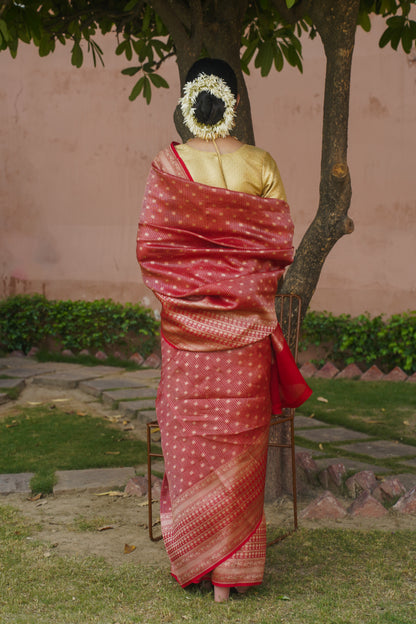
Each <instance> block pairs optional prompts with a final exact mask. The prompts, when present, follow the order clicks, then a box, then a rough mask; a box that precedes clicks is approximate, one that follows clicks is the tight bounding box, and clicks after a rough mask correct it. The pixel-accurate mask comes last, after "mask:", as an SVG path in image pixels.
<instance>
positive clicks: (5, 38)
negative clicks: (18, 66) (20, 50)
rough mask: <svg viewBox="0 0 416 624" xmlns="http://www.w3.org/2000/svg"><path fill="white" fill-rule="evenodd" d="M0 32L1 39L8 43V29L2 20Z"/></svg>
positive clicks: (0, 21)
mask: <svg viewBox="0 0 416 624" xmlns="http://www.w3.org/2000/svg"><path fill="white" fill-rule="evenodd" d="M0 32H1V34H2V35H3V38H4V40H5V41H9V39H11V37H10V33H9V29H8V28H7V24H6V22H5V21H4V20H2V19H0Z"/></svg>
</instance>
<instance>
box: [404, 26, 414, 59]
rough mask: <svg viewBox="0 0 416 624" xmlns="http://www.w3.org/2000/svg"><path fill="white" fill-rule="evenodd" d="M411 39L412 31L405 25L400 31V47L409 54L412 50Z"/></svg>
mask: <svg viewBox="0 0 416 624" xmlns="http://www.w3.org/2000/svg"><path fill="white" fill-rule="evenodd" d="M412 45H413V39H412V33H411V30H410V27H409V26H405V27H404V28H403V32H402V48H403V50H404V51H405V52H406V54H410V52H411V50H412Z"/></svg>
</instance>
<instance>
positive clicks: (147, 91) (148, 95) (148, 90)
mask: <svg viewBox="0 0 416 624" xmlns="http://www.w3.org/2000/svg"><path fill="white" fill-rule="evenodd" d="M143 97H144V98H145V99H146V102H147V104H150V100H151V99H152V87H151V84H150V80H149V79H148V77H147V76H144V86H143Z"/></svg>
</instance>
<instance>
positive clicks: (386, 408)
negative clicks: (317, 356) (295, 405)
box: [296, 378, 416, 445]
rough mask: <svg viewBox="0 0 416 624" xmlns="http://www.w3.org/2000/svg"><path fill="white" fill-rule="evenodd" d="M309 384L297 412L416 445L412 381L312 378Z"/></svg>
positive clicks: (415, 390) (415, 402) (415, 400)
mask: <svg viewBox="0 0 416 624" xmlns="http://www.w3.org/2000/svg"><path fill="white" fill-rule="evenodd" d="M308 384H309V385H310V386H311V388H312V390H313V391H314V393H313V395H312V396H311V398H310V399H309V400H308V401H307V402H306V403H304V405H303V406H302V407H300V408H299V409H298V410H297V411H296V413H297V414H303V415H304V416H311V415H312V414H313V415H314V418H316V419H317V420H323V421H324V422H326V423H330V424H336V425H341V426H344V427H349V428H351V429H355V430H356V431H362V432H363V433H367V434H368V435H371V436H375V437H378V438H382V439H384V440H400V441H403V442H406V444H414V445H416V385H415V384H412V383H405V382H391V381H384V382H383V381H377V382H371V381H366V382H364V381H354V380H347V379H314V378H312V379H308ZM320 398H324V399H327V401H328V402H327V403H325V402H323V401H320V400H319V399H320Z"/></svg>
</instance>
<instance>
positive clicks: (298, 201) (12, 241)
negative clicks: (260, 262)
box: [0, 23, 416, 314]
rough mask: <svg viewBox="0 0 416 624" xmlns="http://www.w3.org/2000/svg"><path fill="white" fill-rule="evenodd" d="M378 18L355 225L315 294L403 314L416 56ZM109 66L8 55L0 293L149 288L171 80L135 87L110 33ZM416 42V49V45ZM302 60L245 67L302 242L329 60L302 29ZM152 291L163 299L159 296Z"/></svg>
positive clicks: (358, 79) (415, 225)
mask: <svg viewBox="0 0 416 624" xmlns="http://www.w3.org/2000/svg"><path fill="white" fill-rule="evenodd" d="M379 34H380V25H379V24H377V23H376V24H375V27H374V31H373V32H372V33H371V34H370V35H367V34H365V33H362V32H360V31H359V32H358V40H357V46H356V51H355V57H354V65H353V77H352V94H351V118H350V141H349V143H350V149H349V164H350V169H351V174H352V183H353V200H352V205H351V210H350V214H351V216H352V218H353V219H354V222H355V226H356V229H355V232H354V234H352V235H351V236H347V237H344V238H343V239H342V240H341V241H340V242H339V243H338V244H337V245H336V247H335V248H334V250H333V251H332V253H331V254H330V256H329V258H328V260H327V262H326V264H325V267H324V269H323V273H322V277H321V280H320V282H319V285H318V289H317V291H316V293H315V295H314V298H313V300H312V307H313V308H314V309H327V310H330V311H332V312H334V313H340V312H349V313H351V314H359V313H361V312H364V311H369V312H371V313H372V314H376V313H380V312H384V313H386V314H391V313H394V312H400V311H403V310H406V309H409V308H413V309H414V308H416V296H415V295H416V271H415V268H414V266H415V251H414V249H415V242H414V241H415V239H416V236H415V235H416V182H415V173H414V171H413V170H414V148H415V139H416V61H415V60H413V62H412V55H410V56H409V57H408V56H406V55H405V54H404V53H403V52H402V51H399V52H397V53H394V52H392V51H390V50H386V49H384V50H380V49H379V48H378V47H377V40H378V37H379ZM102 44H103V47H104V48H105V59H106V67H105V68H101V67H98V68H96V69H94V68H93V67H92V66H91V62H90V60H89V59H88V60H87V61H86V63H85V67H83V68H82V69H80V70H77V69H75V68H73V67H72V66H71V64H70V54H69V49H67V48H62V47H59V48H58V49H57V52H55V54H54V55H52V56H50V57H47V58H44V59H40V58H39V57H38V56H37V51H36V50H35V49H34V48H32V47H29V46H25V45H22V46H21V49H20V50H19V53H18V57H17V59H16V60H12V59H11V58H10V57H9V55H8V53H4V52H3V53H2V54H0V159H1V160H0V162H1V170H0V176H1V177H0V211H1V226H2V227H1V229H0V276H1V279H0V288H1V290H0V296H7V295H8V294H11V293H14V292H35V291H37V292H44V293H45V294H46V295H47V296H48V297H50V298H73V299H75V298H82V299H84V298H85V299H93V298H99V297H111V298H113V299H116V300H119V301H136V300H138V299H142V298H143V297H149V293H148V292H146V290H145V289H144V286H143V285H142V283H141V279H140V274H139V270H138V267H137V265H136V260H135V237H136V225H137V219H138V214H139V210H140V203H141V197H142V194H143V188H144V183H145V179H146V175H147V172H148V169H149V166H150V162H151V160H152V157H153V156H154V155H155V154H156V153H157V152H158V151H159V149H161V148H162V147H163V146H164V145H166V144H167V143H168V142H170V141H171V140H173V139H177V135H176V131H175V128H174V125H173V121H172V113H173V109H174V107H175V105H176V100H177V97H178V95H179V94H178V80H177V72H176V66H175V64H174V63H173V62H171V63H170V65H169V66H167V67H166V69H165V70H164V76H165V77H166V78H167V80H168V81H169V83H170V85H171V89H170V90H169V91H167V90H160V91H157V92H155V94H154V96H153V100H152V103H151V105H150V106H149V107H148V106H147V105H146V104H145V103H144V102H143V101H142V100H141V99H140V100H136V102H134V103H131V102H130V101H129V100H128V95H129V92H130V89H131V88H132V86H133V79H131V78H128V77H125V76H122V75H121V74H120V70H121V69H122V68H123V67H125V66H126V63H125V62H124V61H123V59H119V58H118V57H115V55H114V54H113V53H112V51H113V49H114V47H115V42H114V40H113V39H112V37H106V39H105V40H104V41H103V42H102ZM415 58H416V55H415V54H413V59H415ZM304 61H305V62H304V74H303V76H302V75H300V74H299V73H298V72H297V71H295V70H293V69H290V68H288V69H287V70H285V71H284V72H282V73H281V74H276V73H275V74H273V75H271V76H270V77H269V78H268V79H262V78H261V77H260V76H259V75H257V73H254V70H253V72H252V76H251V77H250V78H249V79H248V87H249V91H250V94H251V102H252V110H253V117H254V122H255V132H256V142H257V145H259V146H260V147H264V148H265V149H267V150H268V151H270V152H271V154H272V155H273V156H274V157H275V159H276V161H277V162H278V164H279V167H280V170H281V173H282V176H283V179H284V181H285V186H286V190H287V194H288V198H289V203H290V205H291V207H292V212H293V218H294V221H295V225H296V243H298V242H299V240H300V238H301V236H302V234H303V233H304V231H305V230H306V228H307V226H308V223H309V222H310V220H311V219H312V217H313V215H314V213H315V211H316V207H317V202H318V187H319V165H320V141H321V137H320V133H321V124H322V103H323V98H322V94H323V80H324V66H323V62H322V49H321V45H320V43H319V41H318V40H315V41H313V42H311V41H306V40H305V42H304ZM152 305H153V303H152Z"/></svg>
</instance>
